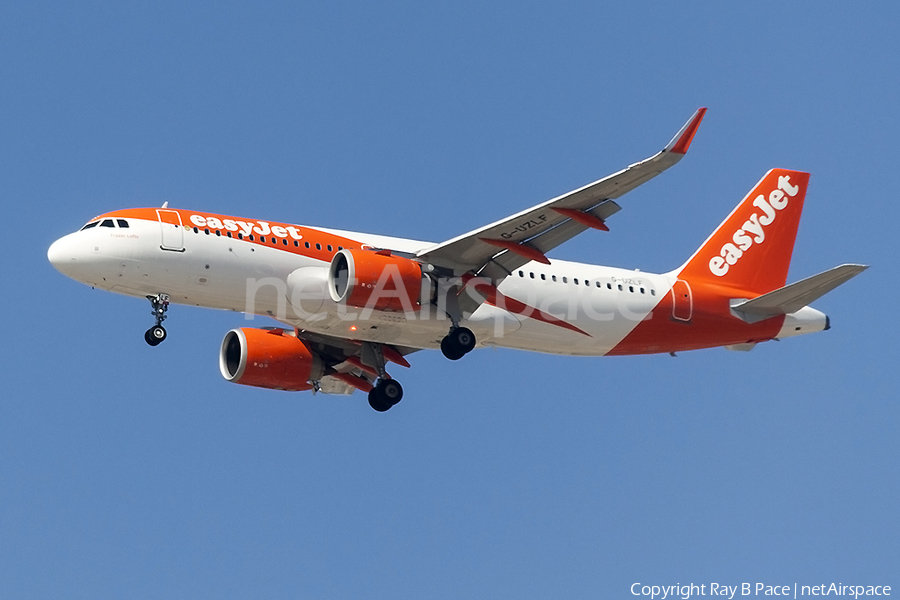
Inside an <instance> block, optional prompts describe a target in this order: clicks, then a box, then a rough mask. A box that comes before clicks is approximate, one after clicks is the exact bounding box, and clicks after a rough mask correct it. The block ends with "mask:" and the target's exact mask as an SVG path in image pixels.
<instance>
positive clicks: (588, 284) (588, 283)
mask: <svg viewBox="0 0 900 600" xmlns="http://www.w3.org/2000/svg"><path fill="white" fill-rule="evenodd" d="M584 285H586V286H588V287H590V285H591V282H590V281H588V280H587V279H585V280H584Z"/></svg>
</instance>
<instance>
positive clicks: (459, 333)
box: [441, 327, 475, 360]
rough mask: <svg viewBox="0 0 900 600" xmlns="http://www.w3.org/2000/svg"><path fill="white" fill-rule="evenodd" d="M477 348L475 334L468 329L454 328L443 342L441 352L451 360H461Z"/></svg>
mask: <svg viewBox="0 0 900 600" xmlns="http://www.w3.org/2000/svg"><path fill="white" fill-rule="evenodd" d="M474 347H475V334H474V333H472V330H471V329H468V328H467V327H454V328H452V329H451V330H450V333H448V334H447V335H445V336H444V339H442V340H441V352H443V353H444V356H446V357H447V358H449V359H450V360H459V359H461V358H462V357H463V356H465V355H466V354H468V353H469V352H471V351H472V348H474Z"/></svg>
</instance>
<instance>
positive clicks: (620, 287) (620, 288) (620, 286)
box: [619, 283, 624, 292]
mask: <svg viewBox="0 0 900 600" xmlns="http://www.w3.org/2000/svg"><path fill="white" fill-rule="evenodd" d="M619 291H620V292H621V291H624V290H623V289H622V284H621V283H620V284H619Z"/></svg>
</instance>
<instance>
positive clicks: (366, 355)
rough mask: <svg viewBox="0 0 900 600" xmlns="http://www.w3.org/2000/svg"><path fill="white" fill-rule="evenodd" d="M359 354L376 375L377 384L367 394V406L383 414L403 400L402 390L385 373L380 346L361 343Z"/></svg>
mask: <svg viewBox="0 0 900 600" xmlns="http://www.w3.org/2000/svg"><path fill="white" fill-rule="evenodd" d="M359 354H360V356H359V358H360V360H361V361H362V362H363V363H364V364H367V365H369V366H370V367H372V368H374V369H375V372H377V373H378V383H376V384H375V387H373V388H372V390H371V391H370V392H369V406H371V407H372V408H373V409H375V410H377V411H378V412H385V411H386V410H389V409H390V408H391V407H392V406H394V405H395V404H397V403H398V402H400V400H402V399H403V388H402V387H401V386H400V383H399V382H397V381H396V380H394V379H391V377H390V375H388V374H387V371H385V369H384V351H383V350H382V348H381V344H375V343H372V342H363V345H362V348H361V349H360V353H359Z"/></svg>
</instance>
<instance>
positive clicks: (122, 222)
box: [116, 219, 128, 229]
mask: <svg viewBox="0 0 900 600" xmlns="http://www.w3.org/2000/svg"><path fill="white" fill-rule="evenodd" d="M116 223H117V224H118V225H119V227H121V228H122V229H128V221H126V220H125V219H116Z"/></svg>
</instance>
